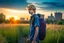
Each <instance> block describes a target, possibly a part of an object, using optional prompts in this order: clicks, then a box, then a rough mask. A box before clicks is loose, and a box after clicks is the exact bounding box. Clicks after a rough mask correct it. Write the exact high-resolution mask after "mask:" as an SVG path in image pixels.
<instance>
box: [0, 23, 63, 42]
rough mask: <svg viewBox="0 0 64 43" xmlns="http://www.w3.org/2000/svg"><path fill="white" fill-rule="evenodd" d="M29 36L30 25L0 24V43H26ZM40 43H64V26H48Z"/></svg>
mask: <svg viewBox="0 0 64 43" xmlns="http://www.w3.org/2000/svg"><path fill="white" fill-rule="evenodd" d="M28 35H29V24H28V25H27V24H26V25H25V24H0V43H26V39H27V37H28ZM40 43H64V25H52V24H50V25H47V27H46V37H45V39H44V40H42V41H40Z"/></svg>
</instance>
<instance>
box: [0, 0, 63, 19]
mask: <svg viewBox="0 0 64 43" xmlns="http://www.w3.org/2000/svg"><path fill="white" fill-rule="evenodd" d="M28 4H33V5H35V7H36V9H37V11H36V13H40V14H44V15H45V18H47V17H48V16H49V15H50V14H51V13H53V15H54V13H55V12H62V13H63V19H64V0H58V1H57V0H0V13H4V14H5V15H6V18H7V19H8V18H9V17H15V18H16V19H19V18H20V17H24V18H30V14H29V13H28V11H27V10H26V6H27V5H28Z"/></svg>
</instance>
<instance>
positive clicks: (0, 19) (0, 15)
mask: <svg viewBox="0 0 64 43" xmlns="http://www.w3.org/2000/svg"><path fill="white" fill-rule="evenodd" d="M3 22H5V15H4V14H3V13H0V23H3Z"/></svg>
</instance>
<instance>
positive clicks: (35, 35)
mask: <svg viewBox="0 0 64 43" xmlns="http://www.w3.org/2000/svg"><path fill="white" fill-rule="evenodd" d="M38 30H39V27H35V34H34V39H33V40H34V41H35V40H36V37H37V35H38Z"/></svg>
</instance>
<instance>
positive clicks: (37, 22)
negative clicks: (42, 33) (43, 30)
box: [33, 16, 40, 40]
mask: <svg viewBox="0 0 64 43" xmlns="http://www.w3.org/2000/svg"><path fill="white" fill-rule="evenodd" d="M39 25H40V22H39V17H38V16H35V24H34V27H35V33H34V38H33V40H36V37H37V36H38V33H39Z"/></svg>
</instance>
